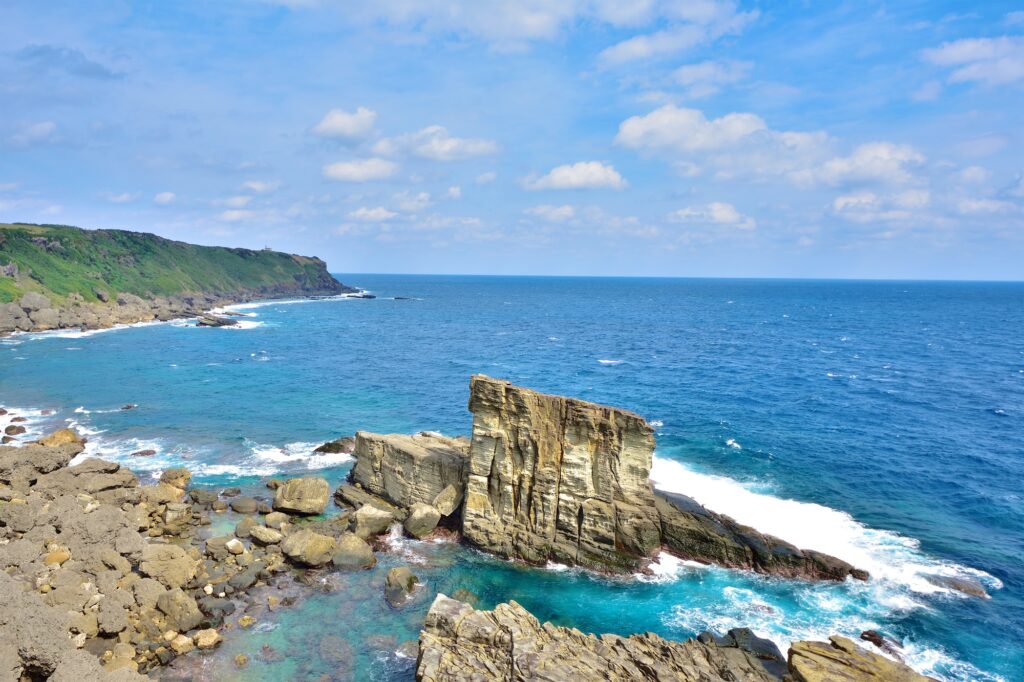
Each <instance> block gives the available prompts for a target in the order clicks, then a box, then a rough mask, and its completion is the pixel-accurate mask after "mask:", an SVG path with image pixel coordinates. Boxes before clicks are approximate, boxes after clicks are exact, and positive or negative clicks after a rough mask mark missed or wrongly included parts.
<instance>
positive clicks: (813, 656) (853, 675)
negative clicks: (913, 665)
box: [787, 636, 929, 682]
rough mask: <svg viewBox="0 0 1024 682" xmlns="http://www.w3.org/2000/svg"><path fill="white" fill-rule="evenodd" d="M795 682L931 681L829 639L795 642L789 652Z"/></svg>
mask: <svg viewBox="0 0 1024 682" xmlns="http://www.w3.org/2000/svg"><path fill="white" fill-rule="evenodd" d="M787 679H788V680H792V682H832V681H833V680H858V681H861V680H863V681H864V682H871V681H872V680H876V681H877V682H927V681H928V680H929V678H927V677H925V676H924V675H920V674H918V673H916V672H914V671H913V670H912V669H910V668H908V667H907V666H905V665H903V664H902V663H898V662H896V661H892V660H890V659H888V658H885V657H884V656H880V655H879V654H874V653H871V652H869V651H867V650H865V649H861V648H860V647H859V646H857V645H856V644H854V643H853V641H852V640H849V639H847V638H846V637H835V636H834V637H829V641H828V642H795V643H794V644H793V646H791V647H790V648H789V676H788V677H787Z"/></svg>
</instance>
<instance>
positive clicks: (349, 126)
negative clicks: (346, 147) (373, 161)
mask: <svg viewBox="0 0 1024 682" xmlns="http://www.w3.org/2000/svg"><path fill="white" fill-rule="evenodd" d="M376 120H377V112H376V111H372V110H370V109H367V108H366V107H359V108H358V109H356V110H355V111H351V112H350V111H345V110H343V109H331V110H330V111H328V112H327V114H326V115H325V116H324V117H323V118H322V119H320V122H319V123H317V124H316V125H315V126H313V133H314V134H315V135H320V136H321V137H336V138H342V139H350V140H351V139H356V138H360V137H365V136H366V135H367V133H369V132H370V131H371V130H372V129H373V123H374V121H376Z"/></svg>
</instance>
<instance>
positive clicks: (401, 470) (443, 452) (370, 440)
mask: <svg viewBox="0 0 1024 682" xmlns="http://www.w3.org/2000/svg"><path fill="white" fill-rule="evenodd" d="M466 450H467V443H466V440H465V439H464V438H461V439H460V438H448V437H445V436H442V435H441V434H437V433H430V432H423V433H418V434H415V435H412V436H408V435H402V434H387V435H385V434H379V433H369V432H366V431H360V432H359V433H357V434H356V446H355V453H354V454H355V457H356V464H355V466H354V467H353V468H352V482H353V483H358V484H359V485H361V486H362V487H363V489H364V490H366V491H368V492H370V493H372V494H374V495H377V496H378V497H382V498H384V499H385V500H387V501H388V502H391V503H392V504H395V505H397V506H399V507H411V506H412V505H413V504H416V503H417V502H419V503H422V504H430V505H432V504H434V500H435V499H436V498H437V496H438V495H440V494H441V493H442V492H443V491H444V490H445V489H446V488H448V486H453V487H454V488H455V489H457V490H459V491H461V490H462V489H463V485H464V481H465V476H466V470H467V464H468V457H467V455H466Z"/></svg>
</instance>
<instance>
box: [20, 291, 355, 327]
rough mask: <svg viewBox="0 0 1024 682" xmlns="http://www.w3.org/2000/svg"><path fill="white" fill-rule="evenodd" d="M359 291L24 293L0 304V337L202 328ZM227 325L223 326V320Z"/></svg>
mask: <svg viewBox="0 0 1024 682" xmlns="http://www.w3.org/2000/svg"><path fill="white" fill-rule="evenodd" d="M360 293H361V292H360V290H359V289H355V288H352V287H349V286H346V285H344V284H341V283H340V282H338V287H336V288H335V287H328V288H324V289H314V290H305V289H294V288H290V287H274V288H268V289H265V290H258V291H251V292H244V293H236V294H216V293H200V294H183V295H181V296H156V297H153V298H140V297H139V296H135V295H134V294H123V293H122V294H118V295H117V296H116V298H111V297H110V296H109V295H107V294H106V293H105V292H102V291H97V296H98V297H99V299H100V302H98V303H95V302H94V303H90V302H87V301H85V299H84V298H82V297H81V296H80V295H78V294H71V295H69V296H68V299H67V302H66V303H64V304H63V305H58V304H54V303H53V302H51V301H50V299H49V298H47V297H46V296H43V295H42V294H37V293H35V292H29V293H27V294H25V295H24V296H22V297H21V298H20V299H19V300H18V301H15V302H13V303H5V304H0V336H6V335H8V334H12V333H16V332H42V331H52V330H56V329H80V330H93V329H109V328H110V327H114V326H116V325H119V324H138V323H140V322H168V321H170V320H177V319H186V318H193V317H195V318H200V319H203V318H210V319H211V320H213V322H212V323H208V324H207V326H227V325H226V324H225V320H224V318H223V317H211V316H209V314H208V311H209V310H211V309H213V308H219V307H223V306H227V305H235V304H238V303H247V302H249V301H255V300H267V299H274V298H283V297H286V296H302V297H310V298H315V297H318V296H336V295H339V294H353V295H355V296H359V295H360ZM228 323H229V322H228Z"/></svg>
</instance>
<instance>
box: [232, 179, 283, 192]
mask: <svg viewBox="0 0 1024 682" xmlns="http://www.w3.org/2000/svg"><path fill="white" fill-rule="evenodd" d="M280 186H281V183H280V182H277V181H273V182H267V181H265V180H249V181H247V182H243V183H242V189H244V190H248V191H250V192H256V194H267V193H268V192H273V191H274V190H276V189H277V188H278V187H280Z"/></svg>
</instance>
